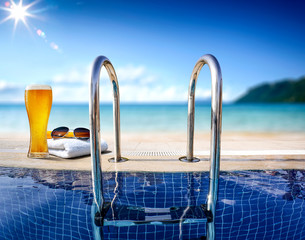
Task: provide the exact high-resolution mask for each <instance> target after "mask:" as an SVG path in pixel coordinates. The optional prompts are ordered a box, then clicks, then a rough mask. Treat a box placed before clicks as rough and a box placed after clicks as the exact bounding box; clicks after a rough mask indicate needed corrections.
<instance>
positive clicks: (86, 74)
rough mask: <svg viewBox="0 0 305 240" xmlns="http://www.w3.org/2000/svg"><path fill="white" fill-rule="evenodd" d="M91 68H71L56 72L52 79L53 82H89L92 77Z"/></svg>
mask: <svg viewBox="0 0 305 240" xmlns="http://www.w3.org/2000/svg"><path fill="white" fill-rule="evenodd" d="M90 70H91V67H90V66H87V67H86V68H83V69H71V70H70V71H68V72H66V73H62V74H56V75H55V76H54V77H53V78H52V80H51V81H52V83H58V84H69V83H72V84H75V83H83V84H84V83H88V81H89V79H90Z"/></svg>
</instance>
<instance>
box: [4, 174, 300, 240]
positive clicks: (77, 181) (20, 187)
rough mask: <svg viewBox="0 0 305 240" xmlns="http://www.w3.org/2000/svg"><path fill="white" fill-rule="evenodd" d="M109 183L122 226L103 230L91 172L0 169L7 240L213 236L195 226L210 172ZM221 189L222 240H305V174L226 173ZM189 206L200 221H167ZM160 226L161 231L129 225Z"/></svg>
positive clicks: (119, 177) (118, 178)
mask: <svg viewBox="0 0 305 240" xmlns="http://www.w3.org/2000/svg"><path fill="white" fill-rule="evenodd" d="M103 177H104V191H105V200H106V201H107V202H113V204H112V205H111V206H112V208H113V209H111V211H110V212H109V213H110V215H111V216H108V218H109V219H110V218H111V217H112V215H113V216H115V217H116V219H117V220H119V221H118V222H108V225H107V224H105V225H104V226H103V227H98V226H96V224H95V223H94V221H93V219H92V217H91V215H92V213H91V212H92V211H93V212H94V209H93V207H94V205H93V195H92V186H91V173H90V172H85V171H65V170H62V171H55V170H35V169H17V168H0V183H1V185H0V239H94V238H99V237H101V236H103V237H104V238H105V239H179V238H180V239H200V238H201V237H202V236H205V223H203V222H200V221H193V222H192V220H194V219H196V216H195V215H196V214H195V212H196V211H197V210H196V206H197V207H198V206H200V205H201V204H203V203H205V200H206V195H207V191H208V173H207V172H196V173H138V172H137V173H126V172H119V173H115V172H111V173H105V174H104V176H103ZM219 183H220V185H219V201H218V204H217V214H216V221H215V222H216V238H217V239H268V240H270V239H289V240H290V239H305V217H304V216H305V171H303V170H302V171H301V170H276V171H232V172H221V174H220V181H219ZM186 206H191V207H192V209H193V213H194V214H193V215H192V214H188V215H186V218H187V219H188V221H186V222H184V223H183V224H180V223H176V222H169V223H167V224H162V221H159V220H162V219H168V220H169V219H172V216H173V213H175V214H176V215H175V216H178V217H181V211H180V212H179V211H178V210H179V208H180V209H183V208H181V207H186ZM126 209H128V210H126ZM167 209H170V210H167ZM177 209H178V210H177ZM194 209H195V210H194ZM135 213H136V214H135ZM137 214H142V215H141V216H140V215H137ZM179 214H180V215H179ZM198 216H199V217H198ZM154 218H155V220H156V219H157V220H156V221H155V222H154V223H153V224H150V223H148V224H136V225H134V224H131V222H132V221H127V222H126V221H125V222H123V220H128V219H129V220H130V219H132V220H133V221H134V220H135V219H138V220H139V219H140V220H143V219H144V220H145V219H146V220H147V219H148V220H151V219H154ZM197 218H198V219H200V214H199V215H197ZM109 219H108V220H109ZM160 222H161V223H160ZM114 223H115V224H114ZM101 233H102V234H101Z"/></svg>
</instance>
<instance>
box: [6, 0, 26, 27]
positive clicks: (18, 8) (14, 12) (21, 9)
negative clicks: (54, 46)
mask: <svg viewBox="0 0 305 240" xmlns="http://www.w3.org/2000/svg"><path fill="white" fill-rule="evenodd" d="M27 8H28V7H27V6H22V2H21V1H20V2H19V4H18V5H16V4H15V3H14V2H13V4H12V6H11V9H10V10H9V11H10V18H12V19H15V21H17V22H18V21H19V20H21V21H23V22H24V21H25V17H26V16H29V15H30V14H29V13H28V12H27V11H26V10H27Z"/></svg>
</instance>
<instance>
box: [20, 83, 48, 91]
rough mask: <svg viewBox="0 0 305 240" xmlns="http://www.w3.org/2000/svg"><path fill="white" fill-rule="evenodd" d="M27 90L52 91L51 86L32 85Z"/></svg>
mask: <svg viewBox="0 0 305 240" xmlns="http://www.w3.org/2000/svg"><path fill="white" fill-rule="evenodd" d="M25 90H52V88H51V86H49V85H41V84H32V85H28V86H27V87H26V89H25Z"/></svg>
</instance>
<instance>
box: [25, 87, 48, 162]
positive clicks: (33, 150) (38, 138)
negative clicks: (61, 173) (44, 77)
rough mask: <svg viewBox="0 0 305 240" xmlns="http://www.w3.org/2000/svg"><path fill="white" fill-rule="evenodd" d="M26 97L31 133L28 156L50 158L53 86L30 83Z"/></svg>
mask: <svg viewBox="0 0 305 240" xmlns="http://www.w3.org/2000/svg"><path fill="white" fill-rule="evenodd" d="M24 98H25V106H26V111H27V113H28V118H29V124H30V133H31V140H30V147H29V152H28V157H29V158H48V157H49V150H48V144H47V126H48V121H49V115H50V111H51V107H52V88H51V87H50V86H48V85H36V84H35V85H29V86H27V87H26V89H25V94H24Z"/></svg>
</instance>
